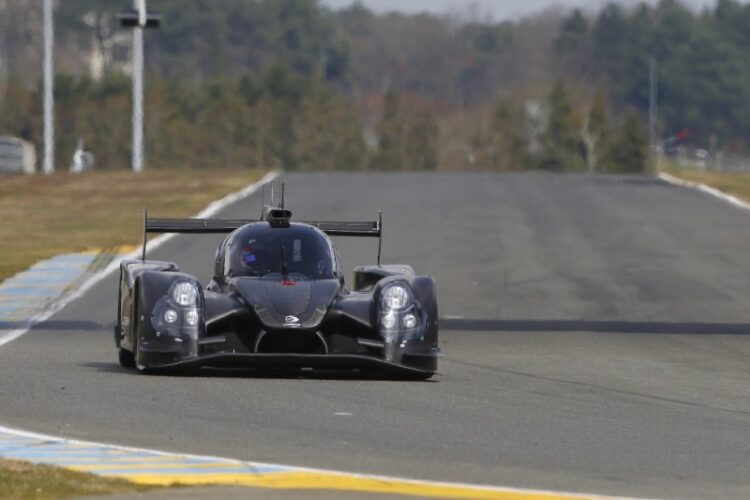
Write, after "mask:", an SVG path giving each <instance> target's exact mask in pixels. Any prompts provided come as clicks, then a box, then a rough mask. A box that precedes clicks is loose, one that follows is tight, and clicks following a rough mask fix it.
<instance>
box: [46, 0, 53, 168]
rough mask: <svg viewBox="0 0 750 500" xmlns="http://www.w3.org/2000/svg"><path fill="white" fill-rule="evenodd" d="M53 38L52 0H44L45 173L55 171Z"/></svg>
mask: <svg viewBox="0 0 750 500" xmlns="http://www.w3.org/2000/svg"><path fill="white" fill-rule="evenodd" d="M53 39H54V28H53V24H52V0H44V173H45V174H47V175H49V174H51V173H53V172H54V171H55V123H54V119H55V115H54V106H55V96H54V68H53V64H52V62H53V61H52V50H53Z"/></svg>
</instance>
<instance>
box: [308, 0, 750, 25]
mask: <svg viewBox="0 0 750 500" xmlns="http://www.w3.org/2000/svg"><path fill="white" fill-rule="evenodd" d="M353 1H354V0H321V3H322V4H324V5H328V6H330V7H333V8H339V7H347V6H349V5H351V4H352V3H353ZM360 1H361V2H362V3H363V4H365V5H366V6H367V7H368V8H369V9H371V10H373V11H375V12H388V11H393V10H396V11H400V12H410V13H413V12H424V11H427V12H433V13H460V12H466V11H468V10H469V9H470V8H471V7H472V5H473V6H475V8H477V9H478V12H477V13H479V14H488V15H490V16H492V18H493V19H494V20H495V21H501V20H506V19H513V18H517V17H522V16H524V15H528V14H533V13H535V12H539V11H540V10H543V9H545V8H547V7H552V6H555V5H559V6H566V7H583V8H588V9H592V10H596V9H597V8H598V7H600V6H601V5H602V4H604V3H606V0H360ZM640 1H641V0H620V2H619V3H620V4H623V5H636V4H638V3H640ZM748 1H750V0H748ZM682 2H683V3H684V4H686V5H690V6H692V7H695V8H698V9H699V8H701V7H703V6H707V5H709V6H710V5H713V4H714V0H682ZM651 3H655V0H651ZM743 3H744V0H743Z"/></svg>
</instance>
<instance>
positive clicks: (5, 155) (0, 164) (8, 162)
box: [0, 136, 36, 174]
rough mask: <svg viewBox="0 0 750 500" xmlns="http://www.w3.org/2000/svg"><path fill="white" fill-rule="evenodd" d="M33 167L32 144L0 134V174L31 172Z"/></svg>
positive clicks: (34, 160) (33, 150)
mask: <svg viewBox="0 0 750 500" xmlns="http://www.w3.org/2000/svg"><path fill="white" fill-rule="evenodd" d="M35 168H36V151H35V149H34V145H33V144H31V143H29V142H26V141H24V140H22V139H18V138H17V137H3V136H0V174H33V173H34V171H35Z"/></svg>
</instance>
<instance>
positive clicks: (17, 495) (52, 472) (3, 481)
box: [0, 459, 158, 500]
mask: <svg viewBox="0 0 750 500" xmlns="http://www.w3.org/2000/svg"><path fill="white" fill-rule="evenodd" d="M155 488H158V487H154V486H144V485H140V484H135V483H131V482H129V481H125V480H122V479H112V478H105V477H99V476H95V475H93V474H86V473H83V472H76V471H72V470H68V469H62V468H59V467H50V466H47V465H34V464H31V463H28V462H19V461H16V460H4V459H0V498H3V499H9V500H27V499H29V500H30V499H33V500H47V499H53V498H54V499H59V498H73V497H80V496H84V495H106V494H113V493H133V492H141V491H147V490H153V489H155Z"/></svg>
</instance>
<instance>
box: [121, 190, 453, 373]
mask: <svg viewBox="0 0 750 500" xmlns="http://www.w3.org/2000/svg"><path fill="white" fill-rule="evenodd" d="M291 216H292V214H291V212H290V211H288V210H286V209H284V208H283V203H282V205H281V208H271V207H266V208H265V214H264V216H262V217H261V220H258V221H250V220H217V219H154V218H149V217H148V214H147V213H146V214H145V216H144V249H143V258H142V259H141V260H125V261H123V262H122V263H121V265H120V287H119V301H118V319H117V324H116V326H115V344H116V346H117V347H118V348H119V358H120V364H121V365H122V366H124V367H129V368H132V367H136V368H137V369H138V370H141V371H147V372H160V371H168V370H175V369H186V368H192V367H196V368H197V367H218V368H257V369H260V370H269V369H270V370H276V369H324V370H329V369H333V370H357V371H360V372H365V373H368V372H373V373H376V374H383V375H385V376H389V377H391V376H395V377H398V378H408V379H427V378H430V377H431V376H432V375H434V374H435V372H436V370H437V358H438V357H439V354H440V349H439V347H438V306H437V298H436V289H435V280H434V279H433V278H432V277H429V276H417V275H416V274H415V273H414V271H413V270H412V268H411V267H410V266H406V265H396V266H394V265H380V244H381V241H382V216H380V217H379V219H378V221H374V222H292V221H291V220H290V219H291ZM146 233H228V235H227V236H226V238H224V240H223V241H222V242H221V244H220V245H219V247H218V250H217V252H216V258H215V261H214V267H213V269H214V272H213V279H212V280H211V281H210V283H208V284H207V285H206V286H205V287H203V286H202V285H201V284H200V283H199V282H198V280H197V279H196V278H194V277H192V276H190V275H188V274H184V273H181V272H180V271H179V269H178V267H177V265H176V264H174V263H171V262H159V261H150V260H146V250H145V249H146ZM331 236H355V237H356V236H359V237H377V238H379V240H378V245H379V246H378V264H377V265H371V266H362V267H357V268H355V269H354V286H353V287H352V288H350V287H349V286H348V285H347V284H346V283H345V282H344V271H343V269H342V265H341V259H340V257H339V255H338V253H337V251H336V248H335V246H334V244H333V241H332V240H331V238H330V237H331Z"/></svg>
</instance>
